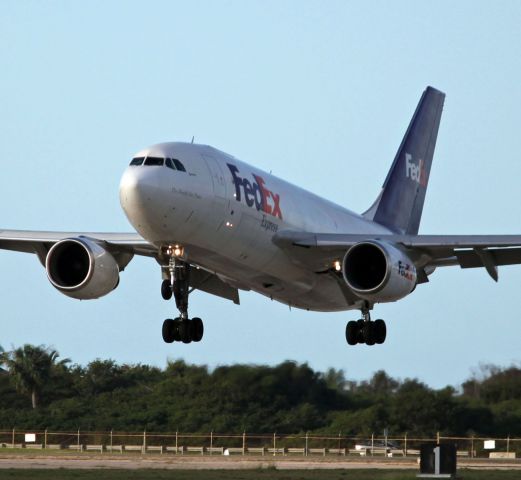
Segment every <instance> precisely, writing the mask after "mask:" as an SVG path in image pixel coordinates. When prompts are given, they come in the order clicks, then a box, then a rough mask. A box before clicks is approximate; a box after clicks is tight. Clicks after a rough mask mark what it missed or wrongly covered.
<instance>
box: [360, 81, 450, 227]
mask: <svg viewBox="0 0 521 480" xmlns="http://www.w3.org/2000/svg"><path fill="white" fill-rule="evenodd" d="M444 100H445V94H444V93H443V92H440V91H439V90H436V89H435V88H432V87H427V89H426V90H425V91H424V92H423V95H422V97H421V99H420V102H419V103H418V106H417V107H416V111H415V112H414V115H413V117H412V120H411V123H410V124H409V128H408V129H407V132H406V133H405V136H404V137H403V140H402V143H401V145H400V148H399V149H398V152H397V153H396V157H395V158H394V162H393V164H392V166H391V170H389V173H388V174H387V178H386V179H385V182H384V185H383V187H382V191H381V193H380V195H379V196H378V198H377V200H376V201H375V203H374V204H373V206H372V207H371V208H370V209H369V210H368V211H367V212H365V213H364V217H366V218H368V219H370V220H373V221H375V222H378V223H380V224H382V225H385V226H386V227H388V228H390V229H391V230H393V231H395V232H397V233H402V234H403V233H406V234H413V235H415V234H417V233H418V229H419V227H420V220H421V215H422V211H423V203H424V201H425V193H426V192H427V184H428V182H429V175H430V171H431V165H432V157H433V155H434V147H435V146H436V138H437V136H438V129H439V126H440V119H441V112H442V110H443V102H444Z"/></svg>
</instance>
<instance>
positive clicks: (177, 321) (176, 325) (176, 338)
mask: <svg viewBox="0 0 521 480" xmlns="http://www.w3.org/2000/svg"><path fill="white" fill-rule="evenodd" d="M180 325H181V319H179V318H176V319H175V320H174V341H175V342H180V341H181V332H180V331H179V326H180Z"/></svg>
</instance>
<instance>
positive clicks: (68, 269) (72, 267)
mask: <svg viewBox="0 0 521 480" xmlns="http://www.w3.org/2000/svg"><path fill="white" fill-rule="evenodd" d="M45 269H46V270H47V277H48V278H49V281H50V282H51V283H52V285H53V286H54V287H55V288H57V289H58V290H59V291H60V292H61V293H63V294H65V295H67V296H68V297H72V298H76V299H78V300H91V299H94V298H99V297H102V296H103V295H106V294H107V293H110V292H111V291H112V290H114V289H115V288H116V287H117V286H118V283H119V267H118V263H117V262H116V260H115V259H114V257H113V256H112V255H111V254H110V253H109V252H107V250H105V249H104V248H103V247H101V246H100V245H98V244H97V243H96V242H94V241H92V240H89V239H88V238H67V239H65V240H62V241H60V242H58V243H55V244H54V245H53V247H52V248H51V249H50V250H49V253H48V254H47V258H46V260H45Z"/></svg>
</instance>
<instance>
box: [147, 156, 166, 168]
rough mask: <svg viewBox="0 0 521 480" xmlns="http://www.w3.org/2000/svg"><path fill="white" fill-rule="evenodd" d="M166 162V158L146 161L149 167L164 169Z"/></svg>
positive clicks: (153, 158) (150, 158)
mask: <svg viewBox="0 0 521 480" xmlns="http://www.w3.org/2000/svg"><path fill="white" fill-rule="evenodd" d="M164 161H165V159H164V158H159V157H147V158H146V159H145V165H148V166H155V167H162V166H163V162H164Z"/></svg>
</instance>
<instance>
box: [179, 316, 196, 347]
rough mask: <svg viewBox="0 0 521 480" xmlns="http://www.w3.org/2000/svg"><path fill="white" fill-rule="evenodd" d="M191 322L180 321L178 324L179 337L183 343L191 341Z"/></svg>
mask: <svg viewBox="0 0 521 480" xmlns="http://www.w3.org/2000/svg"><path fill="white" fill-rule="evenodd" d="M192 329H193V326H192V322H191V321H190V320H181V321H180V322H179V336H180V337H181V341H182V342H183V343H190V342H191V341H192Z"/></svg>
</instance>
